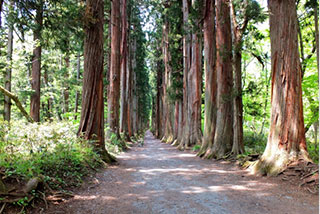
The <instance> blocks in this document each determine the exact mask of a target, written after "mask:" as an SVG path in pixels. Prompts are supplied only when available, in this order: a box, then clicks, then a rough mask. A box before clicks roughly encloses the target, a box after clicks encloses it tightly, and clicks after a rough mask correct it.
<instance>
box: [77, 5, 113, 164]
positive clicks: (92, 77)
mask: <svg viewBox="0 0 320 214" xmlns="http://www.w3.org/2000/svg"><path fill="white" fill-rule="evenodd" d="M103 11H104V9H103V1H101V0H87V1H86V16H85V17H88V21H89V23H88V25H87V26H86V28H85V43H84V73H83V87H82V109H81V120H80V126H79V130H78V136H81V137H83V138H84V139H88V140H89V139H90V140H95V144H94V145H95V148H96V150H97V151H98V152H99V153H100V155H101V157H102V158H103V160H105V161H106V162H112V161H114V158H113V157H112V156H111V155H109V153H108V152H107V150H106V149H105V141H104V110H103V108H104V103H103V101H104V100H103ZM93 20H94V21H93Z"/></svg>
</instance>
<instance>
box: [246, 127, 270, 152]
mask: <svg viewBox="0 0 320 214" xmlns="http://www.w3.org/2000/svg"><path fill="white" fill-rule="evenodd" d="M267 141H268V138H267V135H264V134H257V133H256V132H254V131H250V130H245V131H244V133H243V142H244V145H245V154H246V155H248V154H262V153H263V151H264V149H265V147H266V145H267Z"/></svg>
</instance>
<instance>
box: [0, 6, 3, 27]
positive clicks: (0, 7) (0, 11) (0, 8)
mask: <svg viewBox="0 0 320 214" xmlns="http://www.w3.org/2000/svg"><path fill="white" fill-rule="evenodd" d="M3 2H4V0H0V29H1V28H2V20H1V18H2V7H3Z"/></svg>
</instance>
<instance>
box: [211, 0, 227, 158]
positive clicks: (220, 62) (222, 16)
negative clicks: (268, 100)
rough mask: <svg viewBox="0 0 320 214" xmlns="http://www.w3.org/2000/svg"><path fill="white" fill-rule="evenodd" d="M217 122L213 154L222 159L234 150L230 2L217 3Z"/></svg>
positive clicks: (219, 1) (221, 1)
mask: <svg viewBox="0 0 320 214" xmlns="http://www.w3.org/2000/svg"><path fill="white" fill-rule="evenodd" d="M216 2H217V4H216V20H217V30H216V45H217V62H216V63H217V64H216V68H217V83H218V84H217V121H216V130H215V136H214V144H213V148H212V153H211V154H210V155H208V156H207V157H208V158H211V157H214V158H222V157H223V156H225V155H226V154H228V153H229V152H231V149H232V136H233V129H232V64H231V62H232V38H231V22H230V7H229V1H227V0H217V1H216Z"/></svg>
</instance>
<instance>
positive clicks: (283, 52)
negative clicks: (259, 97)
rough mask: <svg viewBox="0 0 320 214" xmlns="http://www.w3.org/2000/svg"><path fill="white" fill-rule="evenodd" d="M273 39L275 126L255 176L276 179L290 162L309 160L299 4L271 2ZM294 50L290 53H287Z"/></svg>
mask: <svg viewBox="0 0 320 214" xmlns="http://www.w3.org/2000/svg"><path fill="white" fill-rule="evenodd" d="M268 8H269V11H270V38H271V72H272V90H271V126H270V132H269V138H268V143H267V147H266V149H265V151H264V153H263V155H262V157H261V158H260V160H259V161H258V162H256V164H255V165H254V167H253V170H254V172H259V173H261V174H268V175H276V174H278V173H279V172H281V171H282V170H283V169H284V168H285V167H286V165H287V163H288V162H289V161H290V160H298V159H299V158H303V159H306V160H309V157H308V152H307V146H306V138H305V132H304V121H303V109H302V107H303V106H302V89H301V79H302V77H301V64H300V60H299V50H298V44H297V40H298V36H297V30H298V29H297V27H298V26H297V22H296V20H297V11H296V5H295V1H277V0H270V1H269V2H268ZM287 50H290V51H287Z"/></svg>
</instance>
